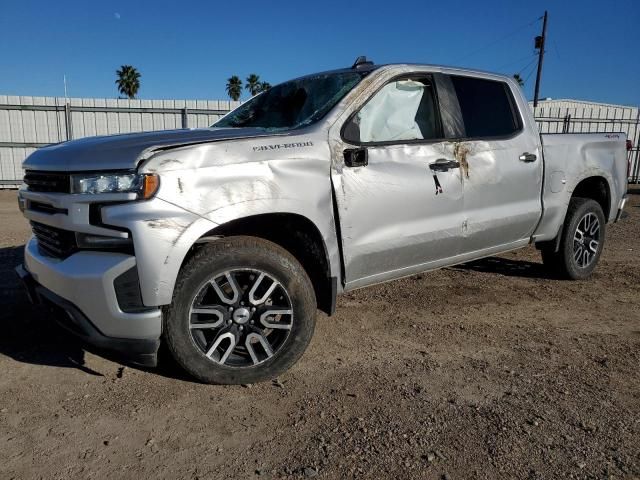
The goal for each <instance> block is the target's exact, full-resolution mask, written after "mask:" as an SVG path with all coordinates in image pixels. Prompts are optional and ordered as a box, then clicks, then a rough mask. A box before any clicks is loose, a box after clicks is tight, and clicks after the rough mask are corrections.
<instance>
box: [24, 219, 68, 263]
mask: <svg viewBox="0 0 640 480" xmlns="http://www.w3.org/2000/svg"><path fill="white" fill-rule="evenodd" d="M31 229H32V230H33V233H34V235H35V236H36V239H37V240H38V248H39V249H40V253H42V254H44V255H48V256H50V257H55V258H67V257H68V256H69V255H71V254H72V253H75V252H76V251H77V250H78V245H77V243H76V234H75V233H74V232H70V231H69V230H62V229H61V228H56V227H51V226H49V225H45V224H43V223H38V222H31Z"/></svg>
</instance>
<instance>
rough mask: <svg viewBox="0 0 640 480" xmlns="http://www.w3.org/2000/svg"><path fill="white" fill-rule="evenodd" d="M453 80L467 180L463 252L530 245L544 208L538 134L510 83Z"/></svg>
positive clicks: (458, 153)
mask: <svg viewBox="0 0 640 480" xmlns="http://www.w3.org/2000/svg"><path fill="white" fill-rule="evenodd" d="M449 79H450V81H451V84H452V86H453V90H454V91H455V93H456V96H457V99H458V104H459V107H460V110H459V111H460V115H461V119H462V123H463V124H464V137H463V138H461V139H459V141H458V142H457V144H456V158H457V159H458V160H459V161H460V163H461V165H462V181H463V184H464V207H463V210H464V217H465V219H464V224H463V228H462V235H463V239H462V242H461V253H463V254H470V256H473V253H474V252H478V254H479V255H480V254H482V253H487V252H486V251H487V250H488V249H489V250H491V249H493V250H496V251H497V250H500V249H507V248H510V247H516V246H519V245H520V244H524V243H527V242H528V241H529V238H530V236H531V235H532V234H533V231H534V229H535V227H536V225H537V223H538V221H539V219H540V213H541V210H542V205H541V194H540V192H541V186H542V175H543V161H542V155H541V152H540V151H539V143H538V140H537V135H532V134H531V132H530V130H527V129H525V128H524V123H525V119H524V117H523V116H522V115H521V114H520V112H519V110H518V105H517V103H516V101H515V96H514V92H513V91H512V90H511V86H510V85H509V84H508V83H507V82H504V81H499V80H494V79H486V78H477V77H472V76H457V75H451V76H450V77H449Z"/></svg>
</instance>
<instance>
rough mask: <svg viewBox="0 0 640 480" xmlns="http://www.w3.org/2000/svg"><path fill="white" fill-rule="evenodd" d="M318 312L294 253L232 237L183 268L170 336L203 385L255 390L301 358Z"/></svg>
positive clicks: (176, 353) (167, 318) (169, 318)
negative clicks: (248, 385) (251, 386)
mask: <svg viewBox="0 0 640 480" xmlns="http://www.w3.org/2000/svg"><path fill="white" fill-rule="evenodd" d="M315 313H316V301H315V295H314V290H313V286H312V284H311V281H310V280H309V277H308V275H307V273H306V272H305V270H304V268H303V267H302V265H300V263H299V262H298V261H297V260H296V259H295V258H294V257H293V256H292V255H291V254H290V253H289V252H287V251H286V250H284V249H283V248H281V247H280V246H278V245H276V244H274V243H272V242H269V241H266V240H262V239H259V238H253V237H240V236H238V237H228V238H222V239H220V240H217V241H215V242H212V243H209V244H207V245H205V246H204V247H202V248H201V249H200V250H198V252H196V254H195V255H194V256H193V257H192V258H191V259H190V260H189V261H188V262H187V264H186V265H185V266H184V267H183V269H182V271H181V272H180V275H179V277H178V281H177V283H176V287H175V293H174V298H173V302H172V304H171V306H169V307H168V308H167V310H166V314H165V315H164V327H165V329H164V337H165V341H166V343H167V345H168V347H169V350H170V351H171V353H172V355H173V357H174V358H175V359H176V361H177V362H178V363H179V364H180V365H181V366H182V367H183V368H184V369H185V370H186V371H187V372H189V373H190V374H191V375H193V376H194V377H196V378H197V379H198V380H200V381H202V382H205V383H217V384H243V383H255V382H259V381H264V380H268V379H272V378H275V377H277V376H278V375H279V374H281V373H283V372H284V371H286V370H287V369H289V368H290V367H291V366H292V365H293V364H294V363H295V362H296V361H297V360H298V359H299V358H300V357H301V356H302V354H303V353H304V351H305V349H306V347H307V345H308V344H309V342H310V340H311V337H312V335H313V331H314V328H315Z"/></svg>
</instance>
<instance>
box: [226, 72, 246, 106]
mask: <svg viewBox="0 0 640 480" xmlns="http://www.w3.org/2000/svg"><path fill="white" fill-rule="evenodd" d="M227 94H228V95H229V97H231V100H235V101H236V102H237V101H238V100H239V99H240V95H241V94H242V80H240V77H238V76H237V75H233V76H232V77H229V78H228V79H227Z"/></svg>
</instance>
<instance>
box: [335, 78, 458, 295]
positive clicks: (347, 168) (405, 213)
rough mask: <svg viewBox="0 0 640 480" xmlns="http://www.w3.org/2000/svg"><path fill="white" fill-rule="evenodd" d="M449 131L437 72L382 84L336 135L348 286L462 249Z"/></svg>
mask: <svg viewBox="0 0 640 480" xmlns="http://www.w3.org/2000/svg"><path fill="white" fill-rule="evenodd" d="M443 137H444V134H443V127H442V122H441V118H440V113H439V109H438V102H437V94H436V89H435V84H434V81H433V78H432V76H430V75H428V74H424V73H420V74H414V75H403V76H402V77H401V78H394V79H392V80H391V81H389V82H387V83H386V84H385V85H383V86H381V88H380V89H379V90H378V91H377V92H376V93H374V94H372V96H371V97H370V98H369V99H367V100H366V101H365V102H364V103H363V105H362V106H361V107H360V108H359V109H358V110H357V111H356V112H355V113H354V114H353V115H352V116H351V117H350V118H349V119H348V120H347V121H346V122H345V124H344V125H343V126H342V129H341V133H340V135H339V138H338V136H337V135H336V137H335V138H334V139H333V140H332V141H333V142H334V143H333V144H332V152H334V155H336V158H334V160H333V171H332V181H333V186H334V193H335V196H336V200H337V205H338V217H339V223H340V229H341V236H342V248H343V253H344V259H345V277H346V283H347V288H352V287H357V286H361V285H366V284H370V283H374V282H378V281H383V280H388V279H390V278H395V277H399V276H403V275H408V274H410V273H412V272H416V271H420V270H424V269H426V268H429V267H430V266H431V265H432V264H433V263H434V262H436V263H440V262H442V261H443V259H446V258H450V257H453V256H455V255H456V254H457V253H458V251H459V247H460V243H459V241H460V225H461V224H462V218H461V215H462V182H461V178H460V169H459V168H458V167H457V165H456V162H455V161H454V160H453V157H452V155H451V151H450V149H447V148H446V145H445V143H446V142H445V141H444V139H443ZM447 162H449V163H447ZM436 163H438V165H435V164H436ZM433 165H435V166H433ZM432 166H433V167H432ZM432 168H435V169H436V170H432Z"/></svg>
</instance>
